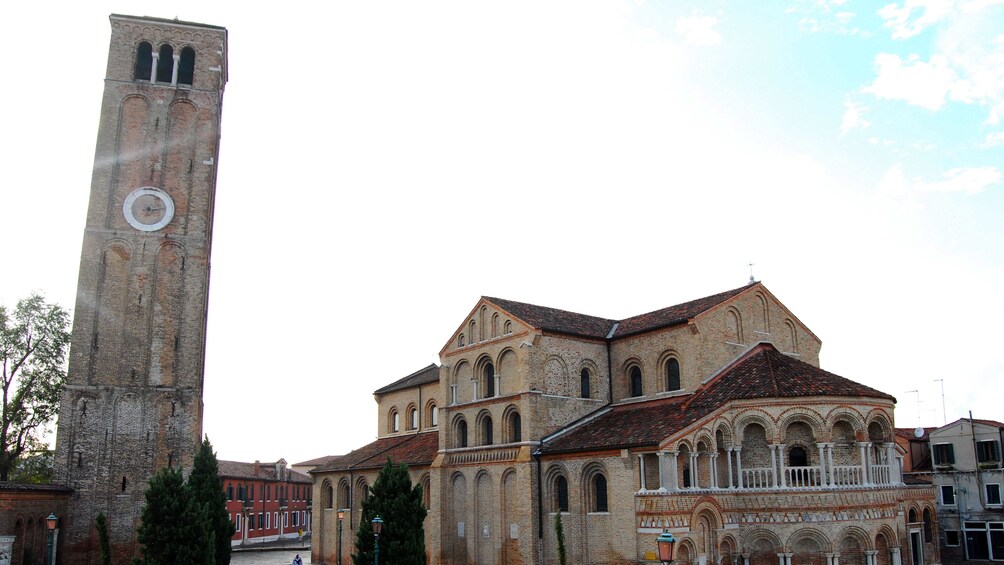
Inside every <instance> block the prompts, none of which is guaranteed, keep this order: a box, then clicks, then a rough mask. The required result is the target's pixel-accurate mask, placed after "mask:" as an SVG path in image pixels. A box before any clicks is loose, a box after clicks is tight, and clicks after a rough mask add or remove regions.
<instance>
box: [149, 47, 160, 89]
mask: <svg viewBox="0 0 1004 565" xmlns="http://www.w3.org/2000/svg"><path fill="white" fill-rule="evenodd" d="M150 58H151V59H152V60H153V61H152V63H151V65H150V84H154V83H155V82H157V62H158V61H160V53H157V52H156V51H154V52H153V53H151V56H150Z"/></svg>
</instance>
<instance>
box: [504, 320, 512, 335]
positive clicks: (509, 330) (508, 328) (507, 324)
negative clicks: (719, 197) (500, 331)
mask: <svg viewBox="0 0 1004 565" xmlns="http://www.w3.org/2000/svg"><path fill="white" fill-rule="evenodd" d="M504 327H505V334H506V335H509V334H511V333H512V321H511V320H506V321H505V326H504Z"/></svg>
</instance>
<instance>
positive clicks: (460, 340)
mask: <svg viewBox="0 0 1004 565" xmlns="http://www.w3.org/2000/svg"><path fill="white" fill-rule="evenodd" d="M463 346H464V334H460V335H459V336H458V337H457V347H463Z"/></svg>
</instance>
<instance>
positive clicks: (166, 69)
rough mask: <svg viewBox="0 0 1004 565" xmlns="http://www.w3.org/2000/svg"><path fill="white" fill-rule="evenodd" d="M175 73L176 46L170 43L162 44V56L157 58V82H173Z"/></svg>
mask: <svg viewBox="0 0 1004 565" xmlns="http://www.w3.org/2000/svg"><path fill="white" fill-rule="evenodd" d="M173 73H174V47H171V46H170V45H168V44H166V43H165V44H163V45H161V46H160V57H159V58H158V59H157V82H171V75H172V74H173Z"/></svg>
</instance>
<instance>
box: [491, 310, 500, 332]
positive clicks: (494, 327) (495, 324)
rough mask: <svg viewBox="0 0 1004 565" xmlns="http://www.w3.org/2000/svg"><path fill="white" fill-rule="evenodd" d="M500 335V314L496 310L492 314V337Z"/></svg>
mask: <svg viewBox="0 0 1004 565" xmlns="http://www.w3.org/2000/svg"><path fill="white" fill-rule="evenodd" d="M498 336H499V315H498V313H497V312H496V313H495V314H492V337H498Z"/></svg>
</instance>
